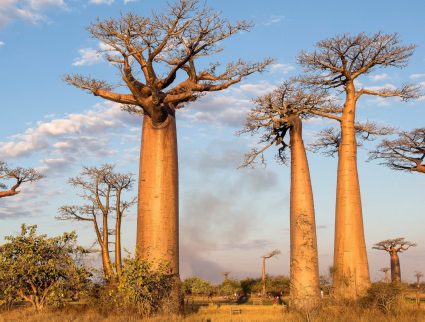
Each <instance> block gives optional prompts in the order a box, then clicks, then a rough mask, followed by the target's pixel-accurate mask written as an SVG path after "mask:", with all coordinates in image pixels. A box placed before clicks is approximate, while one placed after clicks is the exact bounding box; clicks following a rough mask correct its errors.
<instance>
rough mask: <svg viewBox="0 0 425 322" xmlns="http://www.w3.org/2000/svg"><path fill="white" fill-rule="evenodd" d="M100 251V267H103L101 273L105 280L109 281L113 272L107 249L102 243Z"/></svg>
mask: <svg viewBox="0 0 425 322" xmlns="http://www.w3.org/2000/svg"><path fill="white" fill-rule="evenodd" d="M100 251H101V253H102V265H103V273H104V276H105V279H106V280H107V281H111V280H112V278H113V276H114V272H113V270H112V265H111V259H110V256H109V249H108V247H106V246H105V244H104V243H102V244H101V247H100Z"/></svg>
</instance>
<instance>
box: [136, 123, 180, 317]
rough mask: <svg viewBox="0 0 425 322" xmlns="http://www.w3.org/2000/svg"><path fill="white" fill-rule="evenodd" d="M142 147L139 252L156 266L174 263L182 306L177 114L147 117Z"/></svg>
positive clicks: (176, 294)
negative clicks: (156, 122) (154, 120)
mask: <svg viewBox="0 0 425 322" xmlns="http://www.w3.org/2000/svg"><path fill="white" fill-rule="evenodd" d="M142 132H143V133H142V143H141V151H140V172H139V196H138V198H139V200H138V217H137V255H138V256H139V258H140V259H142V260H148V261H150V262H152V263H153V265H154V267H155V266H157V265H159V264H168V265H170V269H171V274H173V275H174V277H175V285H176V287H175V289H174V291H173V294H171V296H172V299H171V300H172V302H174V303H173V305H174V306H175V307H174V308H173V310H179V305H180V294H179V293H180V291H179V288H180V279H179V244H178V241H179V234H178V216H179V211H178V210H179V209H178V161H177V132H176V121H175V118H174V116H172V115H168V117H167V119H166V120H165V121H164V122H163V123H161V124H159V125H153V124H152V122H151V119H150V118H149V117H148V116H145V117H144V120H143V131H142Z"/></svg>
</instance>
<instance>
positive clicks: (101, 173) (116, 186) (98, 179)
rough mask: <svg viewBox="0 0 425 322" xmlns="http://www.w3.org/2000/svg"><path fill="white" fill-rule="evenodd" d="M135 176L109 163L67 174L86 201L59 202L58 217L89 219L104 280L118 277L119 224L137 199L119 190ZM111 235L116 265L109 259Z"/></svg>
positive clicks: (119, 264) (128, 185)
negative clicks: (112, 227)
mask: <svg viewBox="0 0 425 322" xmlns="http://www.w3.org/2000/svg"><path fill="white" fill-rule="evenodd" d="M133 182H134V179H133V178H132V176H131V175H130V174H122V173H117V172H114V169H113V166H112V165H103V166H101V167H99V168H97V167H84V168H83V169H82V170H81V173H80V176H77V177H74V178H70V179H69V183H70V184H71V185H72V186H74V187H76V188H78V189H81V190H82V194H81V196H82V197H83V199H84V200H86V201H87V202H88V203H87V204H85V205H72V206H62V207H61V208H59V215H58V217H57V218H58V219H61V220H76V221H86V222H91V223H92V225H93V229H94V232H95V235H96V241H97V243H98V244H99V246H100V252H101V256H102V265H103V272H104V277H105V280H106V281H109V282H110V281H114V280H115V279H119V278H120V273H121V267H122V259H121V258H122V257H121V224H122V218H123V216H124V213H125V212H126V210H128V208H129V207H131V206H132V205H134V204H135V203H136V198H134V199H131V200H129V201H124V200H123V198H122V194H123V192H124V191H128V190H130V189H131V188H132V185H133ZM113 215H115V229H111V228H110V226H111V225H110V219H111V217H112V216H113ZM110 235H113V236H114V240H113V242H114V243H115V252H114V254H115V265H113V264H112V260H111V256H110V253H111V249H110V244H111V243H112V241H111V240H110V238H109V237H110Z"/></svg>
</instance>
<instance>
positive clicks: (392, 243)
mask: <svg viewBox="0 0 425 322" xmlns="http://www.w3.org/2000/svg"><path fill="white" fill-rule="evenodd" d="M404 239H405V238H394V239H387V240H383V241H380V242H379V243H376V244H375V245H374V246H373V247H372V248H373V249H378V250H384V251H386V252H388V253H389V254H390V257H391V281H392V282H393V283H395V282H401V272H400V259H399V257H398V253H402V252H404V251H406V250H408V249H409V248H410V247H414V246H416V243H411V242H409V241H407V240H404Z"/></svg>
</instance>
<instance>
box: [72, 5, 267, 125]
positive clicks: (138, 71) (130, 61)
mask: <svg viewBox="0 0 425 322" xmlns="http://www.w3.org/2000/svg"><path fill="white" fill-rule="evenodd" d="M251 27H252V24H251V23H250V22H247V21H238V22H236V23H231V22H229V21H228V20H226V19H223V18H221V17H220V13H219V12H217V11H214V10H212V9H210V8H207V7H206V6H205V5H200V4H199V1H198V0H180V1H178V2H176V3H175V4H169V5H168V9H167V10H166V11H165V12H164V13H163V14H155V13H153V14H152V17H150V18H149V17H141V16H138V15H136V14H134V13H128V14H126V15H122V16H121V17H120V18H119V19H113V18H111V19H107V20H104V21H100V20H98V21H97V22H96V23H93V24H92V25H90V27H89V28H88V31H89V32H90V33H91V35H92V36H93V37H94V38H97V39H99V40H100V41H101V42H102V43H103V44H105V45H106V46H107V47H108V49H107V50H106V51H107V54H106V58H107V60H108V61H109V62H110V63H112V64H114V65H115V66H117V67H118V68H119V70H120V72H121V76H122V80H123V81H124V84H125V86H126V87H128V89H129V90H130V94H119V93H115V92H112V90H113V88H114V86H112V85H111V84H108V83H107V82H105V81H101V80H96V79H92V78H88V77H84V76H81V75H67V76H65V81H66V82H67V83H69V84H71V85H74V86H76V87H79V88H81V89H84V90H87V91H88V92H91V93H93V94H94V95H97V96H100V97H103V98H105V99H108V100H112V101H115V102H118V103H122V104H125V105H126V109H127V110H128V111H130V112H136V113H144V114H145V115H148V116H149V117H151V118H152V120H153V122H162V121H163V120H164V118H165V117H166V115H167V114H169V113H174V109H175V108H179V107H181V106H182V103H185V102H189V101H193V100H195V99H196V98H197V97H199V96H200V95H201V94H202V93H204V92H209V91H219V90H222V89H225V88H228V87H229V86H230V85H232V84H235V83H237V82H239V81H241V80H242V78H244V77H246V76H248V75H250V74H252V73H254V72H257V71H263V70H264V69H265V67H266V66H267V65H269V64H270V63H271V62H272V60H271V59H265V60H264V61H262V62H259V63H248V62H245V61H242V60H238V61H235V62H231V63H229V64H227V65H226V66H225V67H224V68H222V69H221V71H219V69H220V68H219V67H220V64H219V63H213V64H211V65H210V66H209V67H208V68H205V69H198V68H199V67H198V68H197V67H196V61H197V60H198V59H199V58H201V57H204V56H211V55H213V54H215V53H217V52H220V51H221V50H222V48H221V47H220V46H219V43H220V42H221V41H223V40H225V39H226V38H229V37H230V36H232V35H234V34H237V33H239V32H241V31H247V30H249V29H250V28H251ZM158 71H161V72H162V73H161V74H159V73H158ZM178 72H182V73H183V75H186V77H183V80H182V81H180V82H178V83H177V84H174V83H175V81H176V80H177V79H180V78H181V77H180V76H179V75H178ZM173 84H174V86H172V85H173Z"/></svg>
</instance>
